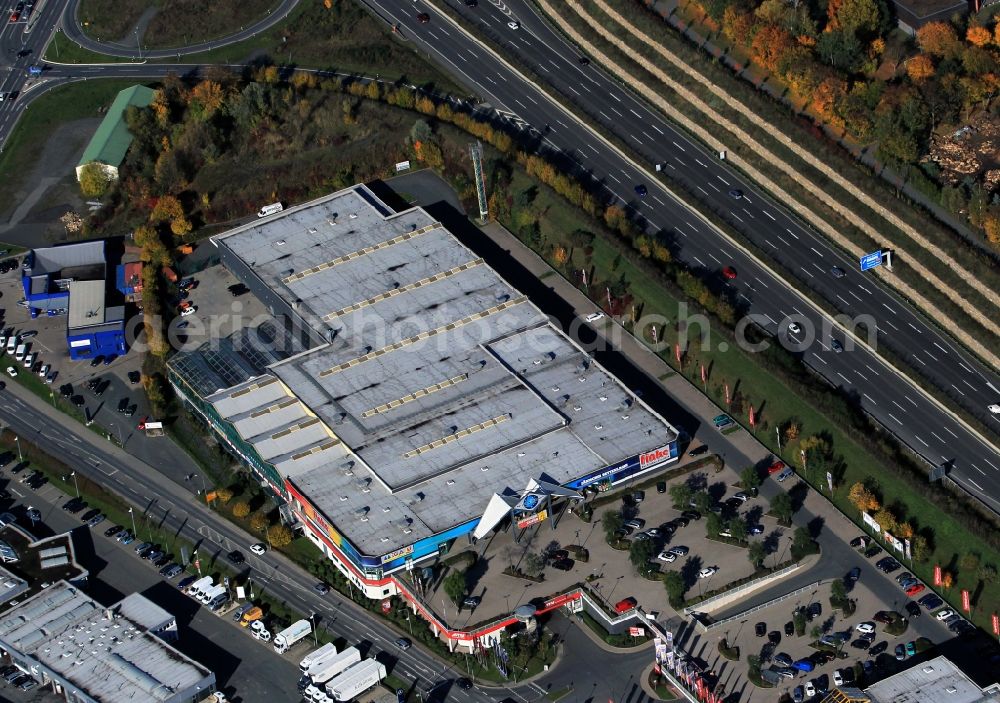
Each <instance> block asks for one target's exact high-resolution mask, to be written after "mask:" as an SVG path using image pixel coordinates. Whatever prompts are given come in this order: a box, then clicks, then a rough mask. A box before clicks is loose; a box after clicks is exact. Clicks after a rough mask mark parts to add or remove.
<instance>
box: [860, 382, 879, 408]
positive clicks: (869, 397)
mask: <svg viewBox="0 0 1000 703" xmlns="http://www.w3.org/2000/svg"><path fill="white" fill-rule="evenodd" d="M866 380H867V379H866ZM861 395H863V396H864V397H865V398H867V399H868V400H869V402H871V404H872V405H878V403H876V402H875V400H874V399H873V398H872V397H871V396H870V395H868V394H867V393H862V394H861Z"/></svg>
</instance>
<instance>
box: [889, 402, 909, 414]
mask: <svg viewBox="0 0 1000 703" xmlns="http://www.w3.org/2000/svg"><path fill="white" fill-rule="evenodd" d="M892 404H893V405H895V406H896V407H897V408H899V409H900V410H902V411H903V412H904V413H905V412H906V408H904V407H903V406H902V405H900V404H899V403H897V402H896V401H895V400H894V401H892Z"/></svg>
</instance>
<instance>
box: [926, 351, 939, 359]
mask: <svg viewBox="0 0 1000 703" xmlns="http://www.w3.org/2000/svg"><path fill="white" fill-rule="evenodd" d="M924 354H926V355H927V356H929V357H930V358H931V360H932V361H937V360H938V358H937V357H936V356H934V355H933V354H931V353H930V352H929V351H927V350H926V349H924Z"/></svg>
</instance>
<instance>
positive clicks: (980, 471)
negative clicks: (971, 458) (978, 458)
mask: <svg viewBox="0 0 1000 703" xmlns="http://www.w3.org/2000/svg"><path fill="white" fill-rule="evenodd" d="M969 466H971V467H972V468H974V469H975V470H976V471H978V472H979V473H981V474H982V475H983V476H985V475H986V472H985V471H983V470H982V469H980V468H979V467H978V466H976V465H975V464H969Z"/></svg>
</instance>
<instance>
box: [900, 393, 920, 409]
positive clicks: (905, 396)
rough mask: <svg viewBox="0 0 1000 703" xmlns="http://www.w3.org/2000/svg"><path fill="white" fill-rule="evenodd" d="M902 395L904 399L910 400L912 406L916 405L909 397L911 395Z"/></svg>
mask: <svg viewBox="0 0 1000 703" xmlns="http://www.w3.org/2000/svg"><path fill="white" fill-rule="evenodd" d="M903 397H904V398H906V399H907V400H908V401H910V404H911V405H912V406H913V407H917V404H916V403H915V402H914V401H913V398H911V397H910V396H908V395H904V396H903Z"/></svg>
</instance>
